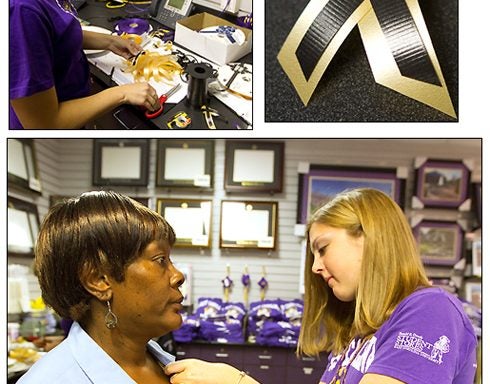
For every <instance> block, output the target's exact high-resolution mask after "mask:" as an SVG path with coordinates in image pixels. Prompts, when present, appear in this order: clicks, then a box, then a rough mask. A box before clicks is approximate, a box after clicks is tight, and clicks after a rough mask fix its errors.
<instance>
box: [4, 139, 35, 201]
mask: <svg viewBox="0 0 490 384" xmlns="http://www.w3.org/2000/svg"><path fill="white" fill-rule="evenodd" d="M7 152H8V186H9V188H10V187H12V188H20V189H22V190H27V191H33V192H36V193H41V182H40V180H39V175H38V170H37V163H36V155H35V150H34V140H33V139H7Z"/></svg>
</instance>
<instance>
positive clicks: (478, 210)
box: [473, 182, 482, 227]
mask: <svg viewBox="0 0 490 384" xmlns="http://www.w3.org/2000/svg"><path fill="white" fill-rule="evenodd" d="M473 200H474V203H473V204H474V208H473V209H474V211H475V216H476V225H477V227H481V222H482V205H481V182H480V183H474V184H473Z"/></svg>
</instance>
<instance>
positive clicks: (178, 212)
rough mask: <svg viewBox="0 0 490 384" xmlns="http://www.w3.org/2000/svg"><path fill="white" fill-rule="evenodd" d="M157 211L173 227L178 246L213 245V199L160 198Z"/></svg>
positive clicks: (203, 246)
mask: <svg viewBox="0 0 490 384" xmlns="http://www.w3.org/2000/svg"><path fill="white" fill-rule="evenodd" d="M157 212H158V213H159V214H160V215H162V216H163V217H164V218H165V220H167V221H168V223H169V224H170V225H171V226H172V227H173V229H174V231H175V235H176V242H175V246H176V247H181V248H209V247H210V246H211V217H212V200H198V199H166V198H159V199H157ZM179 228H182V231H181V230H179Z"/></svg>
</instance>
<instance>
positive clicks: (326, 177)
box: [297, 164, 406, 224]
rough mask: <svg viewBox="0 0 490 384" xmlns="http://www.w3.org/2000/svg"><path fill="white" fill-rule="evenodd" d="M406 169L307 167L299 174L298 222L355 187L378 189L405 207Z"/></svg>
mask: <svg viewBox="0 0 490 384" xmlns="http://www.w3.org/2000/svg"><path fill="white" fill-rule="evenodd" d="M404 175H405V170H404V169H403V170H402V169H397V168H373V167H352V166H328V165H319V164H306V169H302V170H301V172H300V173H299V180H298V196H299V198H298V207H297V223H298V224H306V222H307V220H308V217H310V215H311V214H312V213H313V212H315V211H316V210H317V209H318V208H320V207H321V206H322V205H324V204H326V203H327V202H329V201H330V200H331V199H332V198H333V197H334V196H335V195H337V194H339V193H341V192H344V191H346V190H350V189H354V188H374V189H378V190H380V191H382V192H385V193H386V194H387V195H388V196H390V197H391V198H392V199H393V200H394V201H395V202H396V203H397V204H398V205H400V206H401V207H402V208H403V205H404V200H405V185H406V183H405V178H404V177H402V176H404Z"/></svg>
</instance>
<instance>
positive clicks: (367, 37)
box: [278, 0, 456, 118]
mask: <svg viewBox="0 0 490 384" xmlns="http://www.w3.org/2000/svg"><path fill="white" fill-rule="evenodd" d="M356 25H357V26H358V27H359V30H360V32H361V38H362V41H363V44H364V48H365V50H366V54H367V57H368V60H369V64H370V66H371V70H372V72H373V75H374V78H375V80H376V82H377V83H379V84H381V85H384V86H386V87H388V88H390V89H393V90H395V91H397V92H399V93H401V94H403V95H405V96H408V97H410V98H412V99H415V100H417V101H419V102H422V103H424V104H427V105H429V106H431V107H432V108H435V109H437V110H439V111H441V112H444V113H446V114H447V115H449V116H451V117H454V118H456V112H455V110H454V107H453V104H452V101H451V98H450V96H449V92H448V90H447V86H446V83H445V81H444V77H443V75H442V71H441V68H440V65H439V62H438V60H437V56H436V53H435V51H434V47H433V46H432V42H431V39H430V36H429V32H428V30H427V27H426V25H425V22H424V18H423V16H422V11H421V10H420V6H419V4H418V0H311V1H310V3H309V4H308V5H307V6H306V8H305V10H304V11H303V13H302V14H301V16H300V17H299V19H298V21H297V22H296V24H295V25H294V27H293V29H292V30H291V32H290V33H289V36H288V37H287V39H286V41H285V42H284V45H283V47H282V48H281V50H280V52H279V55H278V60H279V63H280V64H281V66H282V67H283V69H284V71H285V72H286V74H287V75H288V77H289V79H290V80H291V82H292V83H293V85H294V87H295V88H296V91H297V92H298V94H299V96H300V98H301V100H302V101H303V103H304V104H305V105H307V104H308V102H309V100H310V98H311V96H312V94H313V92H314V90H315V89H316V87H317V85H318V83H319V81H320V80H321V78H322V76H323V73H324V72H325V70H326V69H327V67H328V65H329V64H330V62H331V61H332V59H333V57H334V56H335V54H336V53H337V51H338V49H339V48H340V46H341V45H342V43H343V42H344V40H345V39H346V38H347V36H348V35H349V33H350V32H351V30H352V29H353V28H354V27H355V26H356Z"/></svg>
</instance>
